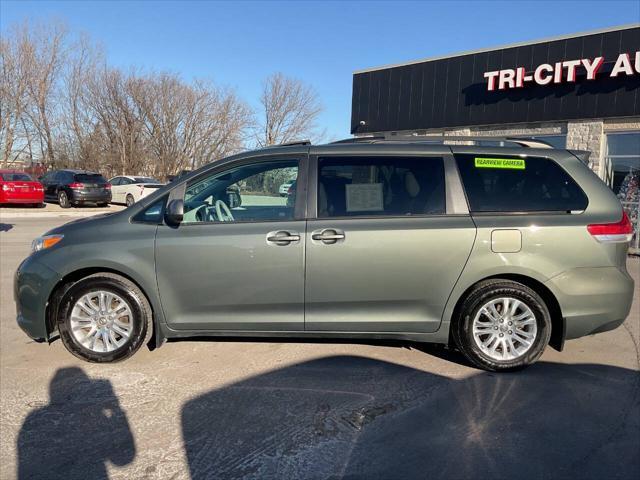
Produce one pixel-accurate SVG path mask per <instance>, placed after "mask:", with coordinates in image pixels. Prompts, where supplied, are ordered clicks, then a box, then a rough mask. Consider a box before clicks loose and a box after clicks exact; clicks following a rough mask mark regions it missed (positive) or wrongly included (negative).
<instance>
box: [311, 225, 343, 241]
mask: <svg viewBox="0 0 640 480" xmlns="http://www.w3.org/2000/svg"><path fill="white" fill-rule="evenodd" d="M344 237H345V236H344V233H343V232H341V231H340V230H336V229H333V228H325V229H322V230H316V231H315V232H312V233H311V239H312V240H318V241H320V242H322V243H324V244H326V245H333V244H334V243H336V242H337V241H338V240H344Z"/></svg>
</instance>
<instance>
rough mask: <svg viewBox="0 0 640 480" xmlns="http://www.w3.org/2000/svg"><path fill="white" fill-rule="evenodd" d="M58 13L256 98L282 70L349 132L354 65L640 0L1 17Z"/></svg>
mask: <svg viewBox="0 0 640 480" xmlns="http://www.w3.org/2000/svg"><path fill="white" fill-rule="evenodd" d="M52 18H55V19H59V20H62V21H64V22H66V23H67V25H68V26H69V27H70V28H71V29H72V30H73V31H76V32H85V33H88V34H89V35H90V36H91V37H92V38H93V39H94V40H95V41H97V42H99V43H100V44H102V46H103V47H104V50H105V52H106V54H107V59H108V61H109V63H111V64H112V65H117V66H121V67H129V66H131V65H135V66H138V67H144V68H147V69H153V70H156V71H165V70H168V71H174V72H177V73H179V74H181V75H182V76H183V78H185V79H191V78H194V77H202V78H211V79H213V80H214V81H215V82H217V83H219V84H223V85H226V86H230V87H233V88H235V89H236V90H237V92H238V93H239V95H240V96H241V97H242V98H244V99H245V100H246V101H248V102H249V103H250V104H251V105H252V106H254V107H255V106H256V101H257V98H258V96H259V93H260V89H261V82H262V80H263V79H264V78H265V77H266V76H268V75H269V74H271V73H273V72H276V71H281V72H283V73H285V74H286V75H289V76H293V77H297V78H300V79H302V80H304V81H305V82H308V83H310V84H312V85H313V86H314V87H315V88H316V90H317V91H318V93H319V96H320V98H321V99H322V102H323V104H324V107H325V110H324V112H323V114H322V117H321V119H320V123H321V127H323V128H326V130H327V134H328V137H330V138H344V137H347V136H349V123H350V121H349V119H350V114H351V81H352V74H353V71H354V70H357V69H361V68H366V67H373V66H379V65H384V64H388V63H399V62H403V61H408V60H414V59H420V58H425V57H431V56H435V55H444V54H449V53H456V52H460V51H465V50H471V49H477V48H485V47H493V46H500V45H503V44H508V43H513V42H520V41H527V40H536V39H540V38H544V37H548V36H553V35H560V34H567V33H575V32H582V31H585V30H592V29H596V28H602V27H610V26H615V25H622V24H628V23H633V22H639V21H640V1H638V0H633V1H606V0H602V1H543V0H539V1H536V2H528V1H513V0H512V1H509V2H503V1H471V2H469V1H467V2H454V1H449V2H437V1H423V2H385V1H369V2H339V1H333V2H331V1H324V2H293V1H291V2H267V1H264V2H249V1H237V2H213V1H196V2H187V1H185V2H175V1H159V2H151V1H137V2H133V1H103V2H92V1H84V2H80V1H37V2H28V1H22V2H18V1H8V0H2V2H1V3H0V21H1V28H2V31H3V32H4V31H5V30H6V28H7V27H8V26H9V25H10V24H12V23H14V22H20V21H23V20H24V19H31V20H39V21H46V20H49V19H52Z"/></svg>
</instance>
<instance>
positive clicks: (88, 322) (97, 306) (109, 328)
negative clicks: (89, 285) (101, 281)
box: [70, 290, 134, 352]
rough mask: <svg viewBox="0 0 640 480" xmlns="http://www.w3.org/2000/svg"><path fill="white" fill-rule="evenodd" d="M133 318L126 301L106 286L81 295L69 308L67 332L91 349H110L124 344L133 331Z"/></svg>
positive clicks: (95, 350)
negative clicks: (70, 308)
mask: <svg viewBox="0 0 640 480" xmlns="http://www.w3.org/2000/svg"><path fill="white" fill-rule="evenodd" d="M133 322H134V318H133V314H132V313H131V307H130V306H129V304H128V303H127V302H126V301H125V300H124V299H123V298H122V297H120V296H119V295H116V294H115V293H113V292H110V291H107V290H97V291H93V292H90V293H87V294H85V295H83V296H82V297H80V298H79V299H78V301H76V303H75V304H74V306H73V309H72V310H71V318H70V326H71V334H72V335H73V337H74V339H75V340H76V341H77V342H78V343H79V344H80V345H82V346H83V347H85V348H87V349H89V350H92V351H94V352H112V351H114V350H116V349H118V348H120V347H122V346H123V345H125V344H126V343H127V342H128V341H129V339H130V338H131V334H132V333H133V325H134V323H133Z"/></svg>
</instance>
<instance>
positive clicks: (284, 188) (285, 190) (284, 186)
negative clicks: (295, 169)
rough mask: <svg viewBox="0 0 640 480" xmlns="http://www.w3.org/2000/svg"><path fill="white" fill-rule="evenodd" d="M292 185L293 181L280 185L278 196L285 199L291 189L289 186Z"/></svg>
mask: <svg viewBox="0 0 640 480" xmlns="http://www.w3.org/2000/svg"><path fill="white" fill-rule="evenodd" d="M294 183H295V180H289V181H288V182H284V183H283V184H282V185H280V189H279V190H278V192H279V193H280V196H281V197H286V196H287V194H288V193H289V188H291V185H293V184H294Z"/></svg>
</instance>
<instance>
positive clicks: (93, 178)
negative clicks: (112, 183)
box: [74, 173, 107, 183]
mask: <svg viewBox="0 0 640 480" xmlns="http://www.w3.org/2000/svg"><path fill="white" fill-rule="evenodd" d="M74 180H75V181H76V182H80V183H107V181H106V180H105V178H104V177H103V176H102V175H100V174H99V173H77V174H75V175H74Z"/></svg>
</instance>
